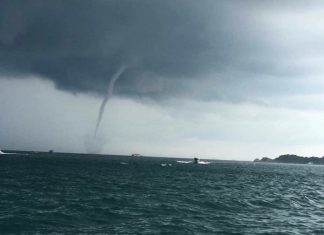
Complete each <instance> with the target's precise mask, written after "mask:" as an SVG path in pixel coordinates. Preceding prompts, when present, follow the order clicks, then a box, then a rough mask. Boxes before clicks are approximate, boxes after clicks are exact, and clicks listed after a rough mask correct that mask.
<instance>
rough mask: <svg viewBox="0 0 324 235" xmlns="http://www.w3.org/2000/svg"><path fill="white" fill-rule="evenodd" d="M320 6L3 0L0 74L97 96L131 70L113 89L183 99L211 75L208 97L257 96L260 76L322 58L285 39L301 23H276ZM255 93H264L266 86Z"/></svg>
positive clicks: (283, 74)
mask: <svg viewBox="0 0 324 235" xmlns="http://www.w3.org/2000/svg"><path fill="white" fill-rule="evenodd" d="M319 5H322V4H321V3H320V2H319V1H301V0H300V1H292V0H291V1H288V0H286V1H281V2H280V4H279V3H277V1H256V0H247V1H240V2H239V1H231V0H226V1H225V0H224V1H222V0H220V1H214V0H203V1H196V0H176V1H174V0H165V1H158V0H140V1H132V0H123V1H120V0H113V1H112V0H96V1H88V0H71V1H66V0H47V1H42V0H25V1H21V0H2V1H1V2H0V72H1V73H3V74H6V75H10V76H13V77H24V75H29V74H36V75H40V77H43V78H47V79H51V80H53V81H54V82H55V84H56V86H57V87H58V88H60V89H63V90H68V91H72V92H99V93H100V92H104V91H105V90H106V86H107V84H108V83H109V78H110V76H111V75H112V74H113V73H114V72H115V71H116V70H117V68H118V67H119V66H120V65H121V64H127V65H128V66H129V67H128V70H127V71H126V73H125V74H124V75H123V77H122V79H120V80H119V81H118V85H117V87H116V88H117V90H118V92H119V93H120V94H124V95H131V96H132V95H135V96H138V95H147V96H150V97H160V96H174V95H184V93H185V92H184V91H185V90H186V89H187V91H188V89H189V85H190V84H192V87H190V89H191V90H194V89H195V87H201V86H202V85H201V84H200V82H201V81H202V79H203V78H204V77H206V75H208V74H214V75H213V76H214V77H213V79H212V80H213V81H214V82H210V78H211V77H210V76H209V77H208V76H207V77H208V78H207V79H204V81H206V84H207V85H209V87H207V88H208V89H209V90H210V86H215V87H216V88H217V87H224V85H223V84H227V83H228V84H230V85H231V84H232V83H233V77H234V80H235V82H234V83H242V82H243V83H246V84H245V85H243V86H240V85H235V86H232V87H233V88H234V90H233V91H232V92H233V93H237V94H240V93H251V92H249V90H244V87H246V86H252V87H253V86H254V84H255V77H258V78H261V79H262V78H263V77H264V76H265V75H266V76H272V77H275V78H276V80H275V81H278V82H281V81H282V79H283V78H289V77H298V76H300V75H302V74H305V73H309V72H311V70H312V69H313V70H314V68H309V67H307V66H306V67H305V65H304V64H302V65H301V64H300V63H301V62H300V61H299V60H298V58H300V57H301V56H300V54H302V55H303V57H304V55H307V54H309V53H308V52H309V50H308V49H309V48H310V49H311V50H313V51H317V53H318V51H322V49H323V48H321V47H319V46H318V47H316V45H319V43H317V44H316V42H313V44H315V46H312V47H308V44H307V43H309V42H308V41H307V40H306V42H305V41H302V42H300V41H298V40H297V41H296V40H295V39H296V38H293V39H291V38H290V39H289V38H287V37H288V36H289V35H293V36H294V35H295V36H298V32H297V33H296V29H298V28H300V25H298V27H297V26H296V25H294V23H295V22H294V21H293V22H290V23H292V24H289V23H287V22H281V23H282V24H280V22H279V21H276V20H277V19H278V17H279V18H280V15H284V16H285V14H288V15H289V14H291V13H293V14H296V15H298V14H301V13H303V12H307V11H312V10H313V9H316V8H317V7H318V6H319ZM288 18H289V17H288ZM281 26H283V28H280V27H281ZM285 27H286V28H285ZM290 31H291V32H290ZM315 31H316V29H315ZM301 34H303V33H301ZM309 34H310V35H311V36H313V35H312V32H309ZM293 36H292V37H293ZM321 37H322V35H320V37H319V38H321ZM291 41H293V42H294V43H295V45H293V46H291V45H290V42H291ZM305 47H306V48H308V49H307V50H306V52H305ZM315 47H316V49H314V48H315ZM313 54H316V53H312V55H313ZM296 58H297V60H296ZM315 70H316V69H315ZM229 71H230V75H229ZM215 74H216V75H215ZM251 78H252V79H251ZM187 83H188V84H189V85H188V84H187ZM197 83H198V84H199V86H197ZM265 84H266V85H265V86H268V85H267V84H268V82H266V83H265ZM283 84H285V83H284V82H283ZM272 86H273V85H272ZM268 87H271V86H268ZM190 89H189V91H190ZM242 89H243V92H242ZM255 89H260V86H259V83H257V86H256V88H255ZM261 89H262V87H261ZM203 90H204V89H201V91H203ZM283 90H284V89H283ZM225 91H226V89H225ZM209 92H210V94H207V95H206V94H200V93H201V92H197V93H195V94H196V95H197V97H200V98H201V97H202V98H204V97H206V96H207V97H208V99H219V98H220V97H222V98H223V99H224V97H225V98H226V97H227V96H229V95H228V94H227V95H226V94H225V95H224V94H223V95H220V93H221V92H222V91H220V90H217V89H216V90H215V91H209ZM256 93H258V92H256ZM265 93H267V92H265ZM268 93H271V91H269V92H268ZM243 95H244V94H243ZM241 98H242V97H241V96H240V97H235V96H233V98H232V99H234V100H235V99H241Z"/></svg>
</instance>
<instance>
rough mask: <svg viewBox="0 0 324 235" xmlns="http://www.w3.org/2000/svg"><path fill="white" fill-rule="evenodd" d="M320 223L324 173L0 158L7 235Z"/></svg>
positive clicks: (275, 167) (283, 228) (323, 229)
mask: <svg viewBox="0 0 324 235" xmlns="http://www.w3.org/2000/svg"><path fill="white" fill-rule="evenodd" d="M161 164H163V165H161ZM165 164H166V165H165ZM168 164H172V165H171V166H169V165H168ZM323 219H324V166H309V165H279V164H253V163H242V162H213V163H212V164H209V165H207V164H205V165H193V164H181V163H177V162H176V160H175V159H155V158H127V157H90V156H89V157H85V156H73V157H72V156H69V155H64V156H57V155H55V154H53V155H52V156H51V157H45V156H41V155H40V156H8V157H1V158H0V233H1V234H5V233H26V234H35V233H38V234H47V233H65V234H82V233H83V234H99V233H101V234H324V223H323Z"/></svg>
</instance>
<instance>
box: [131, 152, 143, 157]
mask: <svg viewBox="0 0 324 235" xmlns="http://www.w3.org/2000/svg"><path fill="white" fill-rule="evenodd" d="M131 156H132V157H142V155H141V154H139V153H132V155H131Z"/></svg>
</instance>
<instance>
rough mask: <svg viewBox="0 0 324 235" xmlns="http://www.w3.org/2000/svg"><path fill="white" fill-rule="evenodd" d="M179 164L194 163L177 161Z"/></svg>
mask: <svg viewBox="0 0 324 235" xmlns="http://www.w3.org/2000/svg"><path fill="white" fill-rule="evenodd" d="M177 163H181V164H188V163H192V161H177Z"/></svg>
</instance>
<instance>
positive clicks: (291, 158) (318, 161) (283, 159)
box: [254, 154, 324, 165]
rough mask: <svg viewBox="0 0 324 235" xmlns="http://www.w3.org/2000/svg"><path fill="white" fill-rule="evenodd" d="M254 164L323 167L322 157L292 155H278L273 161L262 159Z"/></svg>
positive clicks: (323, 160) (266, 158)
mask: <svg viewBox="0 0 324 235" xmlns="http://www.w3.org/2000/svg"><path fill="white" fill-rule="evenodd" d="M254 162H267V163H295V164H315V165H324V157H321V158H319V157H302V156H298V155H294V154H285V155H280V156H279V157H277V158H275V159H271V158H268V157H264V158H261V159H258V158H257V159H255V160H254Z"/></svg>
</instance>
